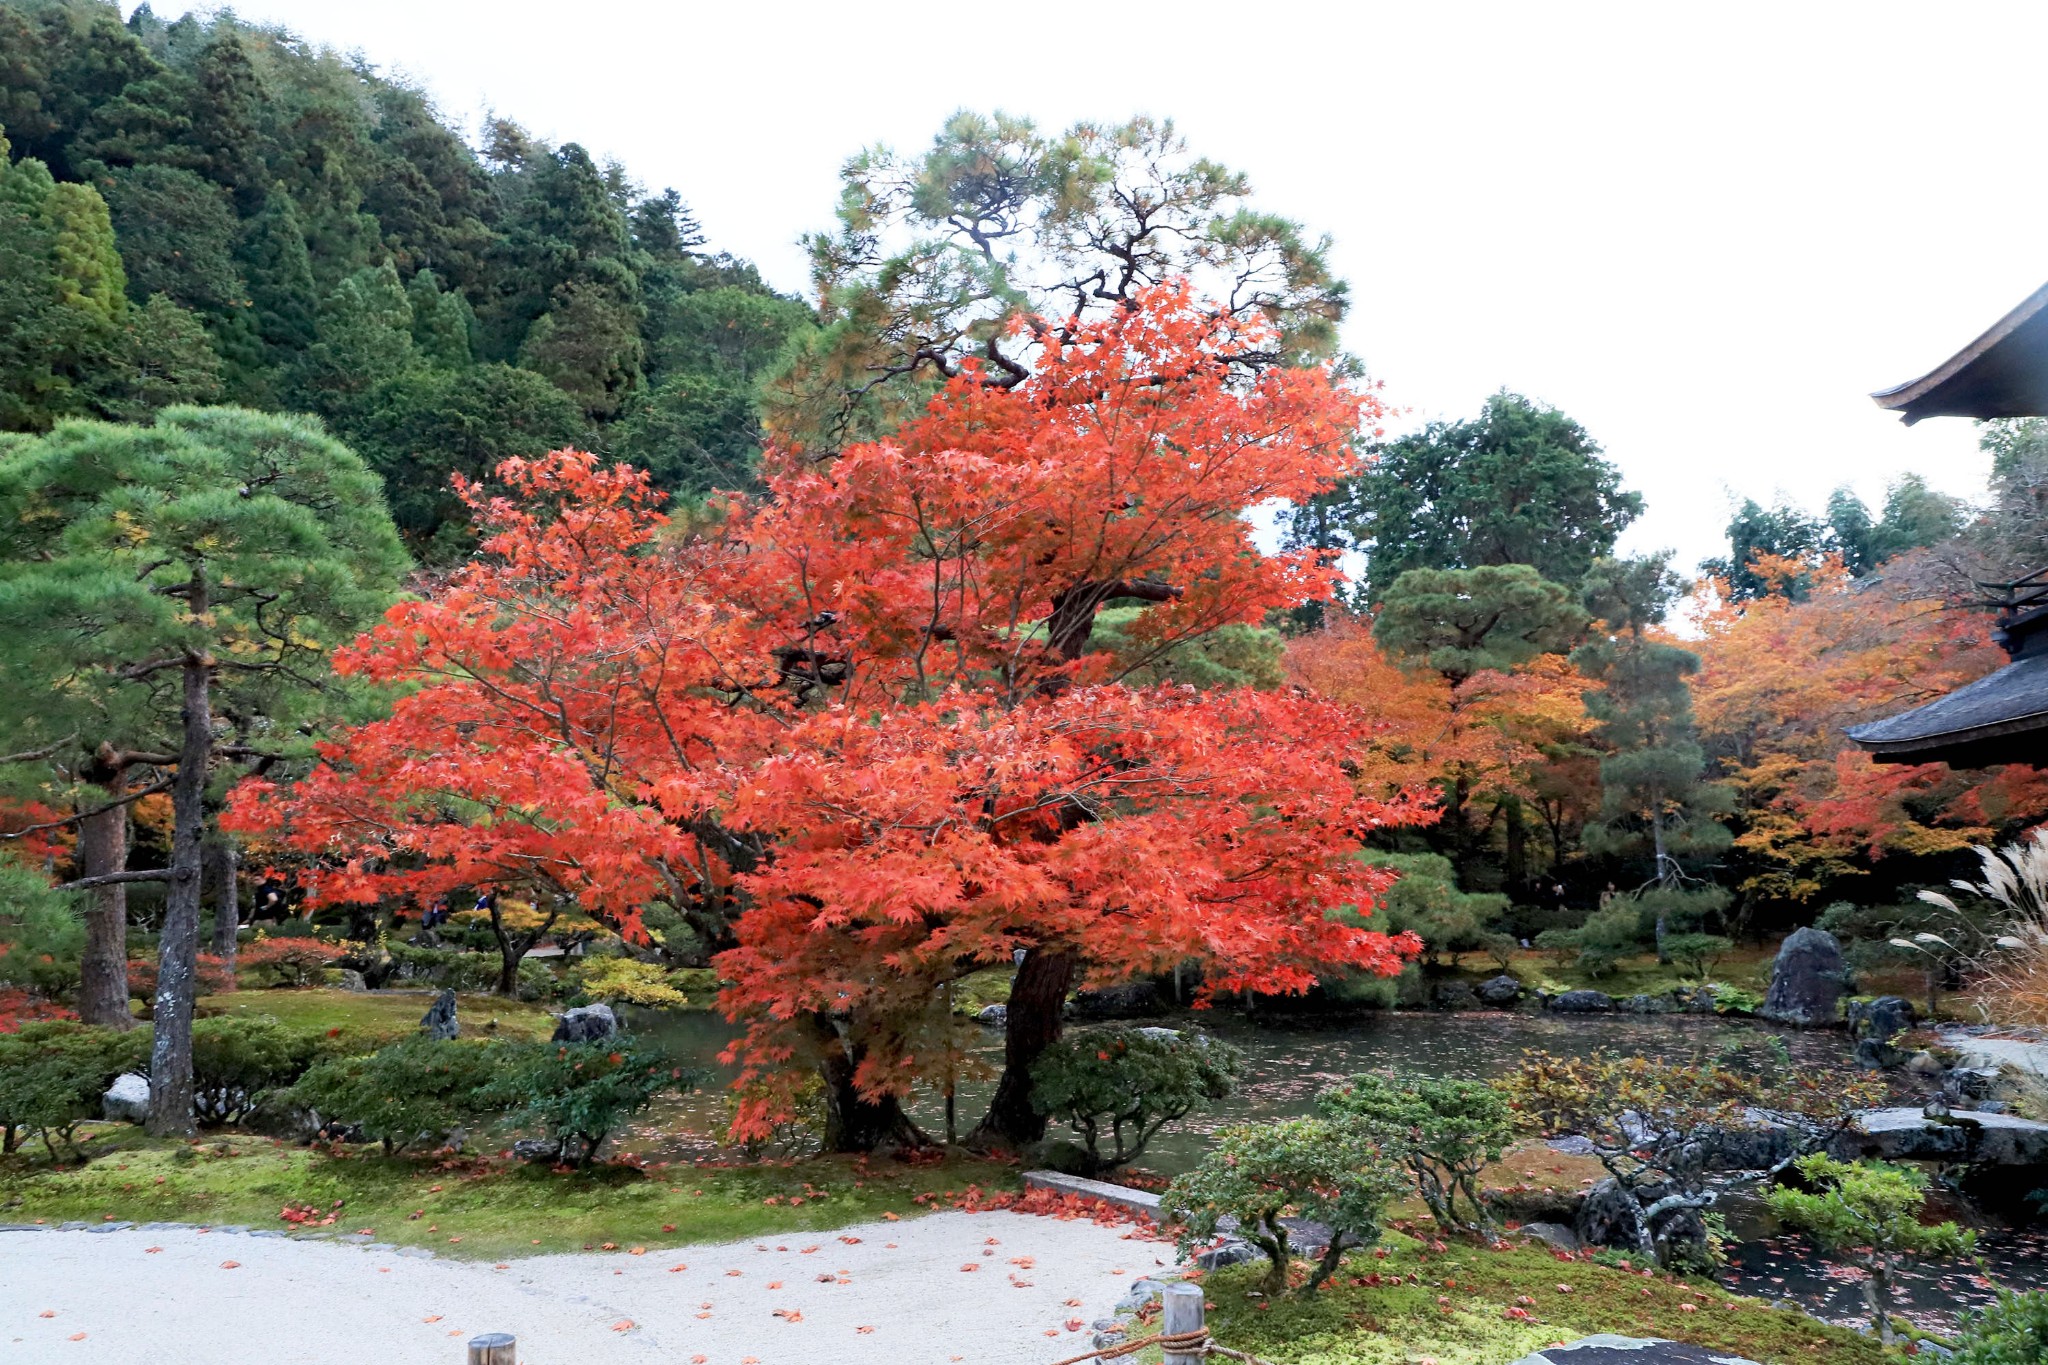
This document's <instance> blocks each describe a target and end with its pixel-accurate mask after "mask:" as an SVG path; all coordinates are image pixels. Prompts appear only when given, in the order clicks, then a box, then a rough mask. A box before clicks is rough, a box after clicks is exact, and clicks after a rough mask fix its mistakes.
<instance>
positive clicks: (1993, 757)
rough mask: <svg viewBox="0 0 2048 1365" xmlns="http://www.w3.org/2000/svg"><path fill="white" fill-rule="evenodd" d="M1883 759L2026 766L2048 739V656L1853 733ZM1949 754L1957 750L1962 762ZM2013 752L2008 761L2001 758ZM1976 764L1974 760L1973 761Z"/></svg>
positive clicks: (2021, 662)
mask: <svg viewBox="0 0 2048 1365" xmlns="http://www.w3.org/2000/svg"><path fill="white" fill-rule="evenodd" d="M1849 738H1850V739H1853V740H1855V741H1856V743H1857V744H1859V745H1861V746H1862V747H1863V748H1865V749H1868V750H1869V751H1870V752H1871V753H1872V754H1874V755H1875V756H1876V757H1877V758H1878V759H1879V761H1881V762H1882V761H1890V762H1894V763H1936V762H1957V763H1958V766H1963V767H1971V766H1981V765H1982V764H1983V762H1985V761H1987V757H1988V761H1989V762H1993V763H1996V762H2026V761H2029V760H2028V759H2027V758H2026V757H2024V756H2023V753H2025V752H2032V751H2034V750H2036V749H2038V748H2039V746H2040V744H2041V742H2042V741H2043V740H2044V739H2048V653H2044V654H2036V655H2033V656H2031V657H2028V658H2022V659H2020V660H2018V661H2016V662H2014V663H2010V664H2007V665H2006V666H2005V667H2004V668H2001V669H1999V670H1998V671H1997V672H1996V673H1992V674H1989V675H1987V676H1985V677H1982V678H1979V679H1977V681H1975V682H1973V683H1970V684H1969V685H1967V686H1965V687H1959V688H1957V689H1956V690H1955V691H1953V692H1951V693H1949V694H1948V695H1947V696H1945V697H1936V698H1935V699H1934V700H1933V701H1931V702H1928V703H1927V704H1926V705H1925V706H1916V707H1914V708H1913V709H1912V710H1911V711H1903V712H1901V713H1899V714H1898V715H1896V716H1886V717H1885V718H1884V719H1883V720H1875V721H1872V722H1870V723H1869V724H1868V725H1859V726H1856V727H1855V728H1854V729H1852V730H1850V731H1849ZM1944 750H1950V751H1958V752H1959V753H1960V754H1961V758H1960V759H1958V758H1955V757H1951V754H1950V753H1949V752H1944ZM2001 752H2009V756H2007V757H1998V756H1997V755H1998V754H2000V753H2001ZM1971 760H1975V761H1974V762H1973V761H1971Z"/></svg>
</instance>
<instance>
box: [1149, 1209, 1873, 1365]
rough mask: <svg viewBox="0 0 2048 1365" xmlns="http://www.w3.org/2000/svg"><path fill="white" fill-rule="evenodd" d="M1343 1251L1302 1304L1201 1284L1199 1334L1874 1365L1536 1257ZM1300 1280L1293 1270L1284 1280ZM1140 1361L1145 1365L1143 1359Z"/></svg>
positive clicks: (1236, 1345) (1320, 1345)
mask: <svg viewBox="0 0 2048 1365" xmlns="http://www.w3.org/2000/svg"><path fill="white" fill-rule="evenodd" d="M1388 1243H1389V1244H1388V1246H1387V1247H1386V1248H1385V1249H1384V1250H1385V1255H1384V1256H1383V1257H1382V1256H1380V1255H1378V1254H1377V1253H1373V1252H1355V1253H1353V1254H1352V1255H1351V1256H1350V1257H1349V1258H1348V1259H1347V1260H1346V1262H1345V1264H1344V1268H1343V1271H1342V1273H1341V1274H1340V1275H1339V1276H1338V1278H1337V1279H1336V1280H1335V1281H1334V1282H1332V1284H1330V1285H1329V1286H1327V1287H1326V1288H1325V1289H1324V1290H1323V1291H1322V1292H1321V1293H1320V1294H1317V1295H1316V1296H1315V1297H1313V1298H1308V1299H1297V1298H1293V1297H1289V1298H1285V1299H1278V1300H1270V1301H1269V1300H1267V1299H1265V1298H1262V1297H1260V1296H1259V1295H1258V1294H1257V1293H1256V1288H1257V1285H1258V1281H1259V1278H1260V1274H1261V1273H1262V1267H1261V1266H1259V1265H1249V1266H1234V1267H1231V1268H1230V1269H1227V1270H1220V1271H1217V1272H1216V1273H1214V1274H1213V1275H1210V1276H1209V1277H1207V1279H1206V1280H1205V1281H1204V1288H1205V1289H1206V1290H1207V1292H1208V1299H1209V1303H1210V1311H1209V1327H1210V1331H1211V1333H1212V1334H1213V1335H1214V1336H1215V1338H1216V1340H1217V1341H1218V1342H1219V1343H1221V1344H1222V1345H1224V1346H1228V1347H1231V1348H1232V1349H1234V1350H1239V1351H1249V1352H1251V1353H1252V1354H1254V1355H1258V1356H1262V1357H1265V1358H1267V1359H1270V1360H1273V1361H1277V1362H1280V1365H1430V1363H1431V1362H1433V1365H1504V1362H1507V1361H1511V1360H1515V1359H1518V1358H1519V1357H1521V1356H1523V1355H1526V1354H1528V1353H1529V1352H1531V1351H1536V1350H1541V1349H1542V1348H1543V1347H1545V1346H1549V1345H1552V1344H1554V1343H1556V1342H1560V1341H1569V1340H1572V1339H1575V1338H1577V1337H1582V1336H1587V1335H1590V1334H1592V1333H1595V1332H1620V1333H1624V1334H1628V1335H1634V1336H1661V1337H1670V1338H1672V1339H1674V1340H1679V1341H1689V1342H1694V1343H1696V1344H1698V1345H1701V1346H1704V1347H1707V1348H1708V1349H1710V1350H1715V1351H1725V1352H1728V1353H1729V1354H1731V1355H1737V1356H1746V1357H1748V1358H1749V1359H1751V1360H1756V1361H1760V1362H1763V1365H1795V1362H1797V1365H1810V1362H1813V1361H1826V1362H1828V1365H1876V1362H1880V1361H1884V1360H1886V1359H1888V1358H1892V1359H1895V1358H1896V1357H1887V1356H1886V1355H1885V1354H1884V1353H1883V1352H1882V1351H1881V1350H1880V1349H1879V1347H1878V1345H1877V1343H1876V1342H1875V1341H1874V1340H1872V1339H1870V1338H1867V1337H1863V1336H1860V1335H1858V1334H1857V1333H1855V1332H1852V1331H1849V1330H1847V1329H1845V1328H1839V1327H1829V1326H1826V1325H1825V1324H1822V1323H1818V1322H1815V1321H1814V1320H1813V1319H1811V1318H1809V1317H1807V1316H1806V1315H1805V1314H1803V1313H1797V1312H1789V1311H1786V1310H1783V1309H1774V1308H1771V1307H1769V1306H1768V1305H1766V1304H1764V1303H1763V1302H1761V1301H1759V1300H1756V1299H1745V1298H1739V1297H1737V1296H1735V1295H1732V1294H1728V1293H1726V1292H1724V1291H1722V1290H1721V1289H1719V1288H1717V1287H1715V1286H1714V1285H1712V1284H1709V1283H1707V1282H1705V1281H1695V1280H1674V1279H1672V1278H1670V1277H1668V1276H1657V1277H1651V1276H1645V1275H1643V1274H1641V1273H1639V1272H1632V1271H1627V1270H1621V1269H1615V1268H1612V1267H1609V1266H1606V1265H1602V1264H1599V1263H1597V1262H1594V1261H1590V1260H1578V1259H1570V1258H1565V1257H1563V1256H1562V1255H1561V1254H1558V1253H1552V1252H1550V1251H1547V1250H1545V1249H1542V1248H1536V1247H1526V1246H1525V1247H1512V1248H1510V1249H1507V1250H1490V1249H1486V1248H1482V1247H1476V1246H1471V1245H1465V1244H1458V1245H1453V1246H1449V1247H1446V1248H1445V1249H1444V1250H1442V1251H1436V1250H1433V1246H1437V1245H1442V1244H1440V1243H1437V1244H1425V1243H1422V1242H1418V1241H1415V1240H1413V1239H1410V1238H1407V1237H1402V1236H1394V1237H1390V1238H1389V1239H1388ZM1303 1269H1304V1267H1300V1266H1298V1267H1297V1277H1299V1276H1300V1274H1301V1272H1302V1270H1303ZM1149 1358H1156V1356H1150V1357H1149Z"/></svg>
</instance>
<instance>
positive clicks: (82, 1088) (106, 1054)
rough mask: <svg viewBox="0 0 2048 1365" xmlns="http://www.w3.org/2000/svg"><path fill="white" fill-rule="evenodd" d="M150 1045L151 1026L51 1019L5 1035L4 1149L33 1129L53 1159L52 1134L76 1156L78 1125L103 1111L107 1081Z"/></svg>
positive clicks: (0, 1089)
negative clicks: (118, 1028) (120, 1027)
mask: <svg viewBox="0 0 2048 1365" xmlns="http://www.w3.org/2000/svg"><path fill="white" fill-rule="evenodd" d="M148 1048H149V1034H148V1032H147V1031H146V1030H142V1029H135V1030H131V1031H129V1032H126V1033H117V1032H115V1031H114V1030H112V1029H103V1028H91V1027H88V1026H86V1025H84V1024H72V1023H60V1022H56V1021H51V1020H43V1021H38V1022H34V1023H27V1024H23V1025H22V1026H21V1028H20V1030H19V1031H18V1032H15V1033H10V1034H7V1035H5V1036H0V1152H12V1151H14V1150H15V1149H16V1148H17V1147H19V1146H20V1144H21V1140H22V1138H23V1137H25V1136H28V1135H31V1134H33V1135H35V1136H38V1137H40V1138H41V1139H42V1143H43V1147H44V1150H46V1151H47V1152H48V1153H49V1154H50V1160H52V1161H55V1160H56V1159H57V1148H56V1145H55V1143H53V1142H52V1140H51V1139H52V1138H53V1137H54V1138H55V1139H57V1140H58V1141H61V1142H63V1144H64V1145H65V1147H66V1148H68V1149H69V1150H70V1153H71V1155H72V1156H73V1157H74V1158H77V1157H78V1156H79V1155H80V1153H79V1150H78V1144H77V1143H76V1141H74V1140H73V1135H74V1133H75V1132H76V1131H77V1128H78V1125H79V1124H80V1123H82V1122H84V1121H85V1120H87V1119H91V1118H97V1117H98V1116H99V1113H100V1100H101V1097H102V1096H103V1095H105V1094H106V1090H107V1087H108V1086H110V1085H112V1084H113V1083H114V1078H115V1077H116V1076H118V1075H120V1074H121V1073H122V1072H124V1071H132V1070H134V1069H136V1068H137V1067H138V1066H139V1065H140V1064H141V1060H142V1056H143V1054H144V1053H146V1052H147V1051H148Z"/></svg>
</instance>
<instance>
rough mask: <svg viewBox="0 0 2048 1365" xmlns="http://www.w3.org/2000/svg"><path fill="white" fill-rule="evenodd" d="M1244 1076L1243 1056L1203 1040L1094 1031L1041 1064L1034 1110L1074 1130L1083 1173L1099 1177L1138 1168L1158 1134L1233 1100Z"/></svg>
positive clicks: (1054, 1050) (1066, 1042)
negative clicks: (1134, 1164)
mask: <svg viewBox="0 0 2048 1365" xmlns="http://www.w3.org/2000/svg"><path fill="white" fill-rule="evenodd" d="M1243 1068H1244V1055H1243V1054H1242V1053H1240V1052H1239V1051H1238V1050H1237V1049H1236V1048H1234V1047H1231V1046H1230V1045H1229V1044H1227V1043H1222V1042H1218V1041H1217V1040H1216V1039H1214V1038H1210V1037H1207V1036H1205V1035H1203V1034H1199V1033H1186V1034H1178V1035H1176V1034H1173V1033H1172V1031H1171V1030H1168V1029H1133V1028H1106V1029H1093V1030H1090V1031H1088V1032H1084V1033H1070V1034H1068V1035H1067V1036H1066V1037H1064V1038H1062V1039H1060V1040H1059V1041H1058V1042H1056V1043H1054V1044H1053V1045H1052V1046H1051V1047H1049V1048H1047V1049H1046V1050H1045V1052H1044V1054H1043V1055H1042V1056H1040V1057H1039V1059H1038V1061H1037V1063H1036V1064H1035V1065H1034V1066H1033V1067H1032V1068H1031V1103H1032V1106H1033V1107H1034V1108H1036V1109H1037V1110H1038V1112H1039V1113H1041V1114H1045V1115H1047V1116H1048V1117H1051V1118H1053V1119H1057V1120H1059V1121H1060V1122H1063V1123H1065V1124H1066V1125H1067V1126H1068V1127H1069V1128H1071V1129H1073V1130H1074V1134H1075V1136H1077V1137H1078V1138H1080V1140H1081V1144H1082V1146H1083V1147H1084V1148H1085V1149H1086V1151H1087V1159H1086V1162H1085V1166H1086V1169H1085V1170H1083V1171H1081V1172H1078V1173H1079V1174H1083V1175H1094V1174H1097V1173H1099V1172H1102V1171H1109V1170H1114V1169H1116V1168H1117V1167H1118V1166H1122V1165H1124V1164H1126V1163H1127V1162H1130V1161H1134V1160H1136V1159H1137V1157H1138V1156H1139V1154H1140V1153H1142V1152H1143V1151H1144V1150H1145V1145H1146V1144H1147V1143H1149V1142H1150V1141H1151V1140H1152V1138H1153V1135H1154V1134H1156V1133H1158V1131H1159V1130H1160V1129H1161V1128H1163V1127H1165V1126H1166V1125H1167V1124H1169V1123H1172V1122H1174V1121H1175V1120H1177V1119H1181V1118H1185V1117H1186V1116H1187V1114H1188V1112H1189V1111H1190V1110H1192V1109H1194V1108H1195V1106H1197V1105H1199V1104H1204V1103H1214V1102H1215V1101H1217V1100H1220V1099H1222V1098H1223V1097H1224V1096H1225V1095H1228V1094H1229V1093H1230V1087H1231V1085H1232V1084H1233V1083H1234V1082H1235V1081H1236V1080H1237V1076H1238V1073H1239V1072H1240V1071H1241V1070H1243ZM1105 1140H1107V1141H1108V1143H1109V1150H1108V1151H1107V1152H1105V1151H1104V1150H1103V1146H1102V1144H1103V1142H1104V1141H1105Z"/></svg>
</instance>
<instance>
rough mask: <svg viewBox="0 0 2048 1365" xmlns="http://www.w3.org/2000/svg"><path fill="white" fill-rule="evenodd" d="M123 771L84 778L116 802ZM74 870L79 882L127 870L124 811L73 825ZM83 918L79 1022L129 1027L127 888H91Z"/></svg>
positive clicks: (107, 768) (106, 768) (93, 769)
mask: <svg viewBox="0 0 2048 1365" xmlns="http://www.w3.org/2000/svg"><path fill="white" fill-rule="evenodd" d="M125 777H126V770H125V769H124V768H123V767H122V766H121V765H120V764H118V763H110V764H102V763H99V762H97V761H95V762H94V763H93V764H92V765H90V766H89V767H87V769H86V770H85V778H86V780H87V781H89V782H91V783H92V784H93V785H94V786H96V787H99V788H100V789H102V790H103V791H105V792H106V794H107V798H108V799H109V800H115V801H117V800H119V799H120V797H121V788H122V786H123V785H124V779H125ZM78 870H79V875H80V876H83V877H104V876H106V875H107V874H108V873H111V872H125V871H127V870H128V808H127V807H126V806H115V807H114V808H113V809H112V810H103V811H100V812H99V813H98V814H97V815H88V816H86V817H85V818H84V819H83V820H81V821H79V822H78ZM89 894H90V903H89V907H88V908H87V910H86V912H85V953H84V956H83V958H82V959H81V960H80V962H79V968H80V971H81V980H80V982H79V986H78V1020H79V1022H80V1023H82V1024H97V1025H99V1026H100V1027H102V1028H111V1029H127V1028H132V1027H134V1024H135V1019H134V1016H132V1015H130V1014H129V1013H128V888H127V887H126V886H123V885H121V884H120V883H118V882H117V883H115V884H114V885H112V886H96V887H94V888H93V889H92V891H91V892H90V893H89Z"/></svg>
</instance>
